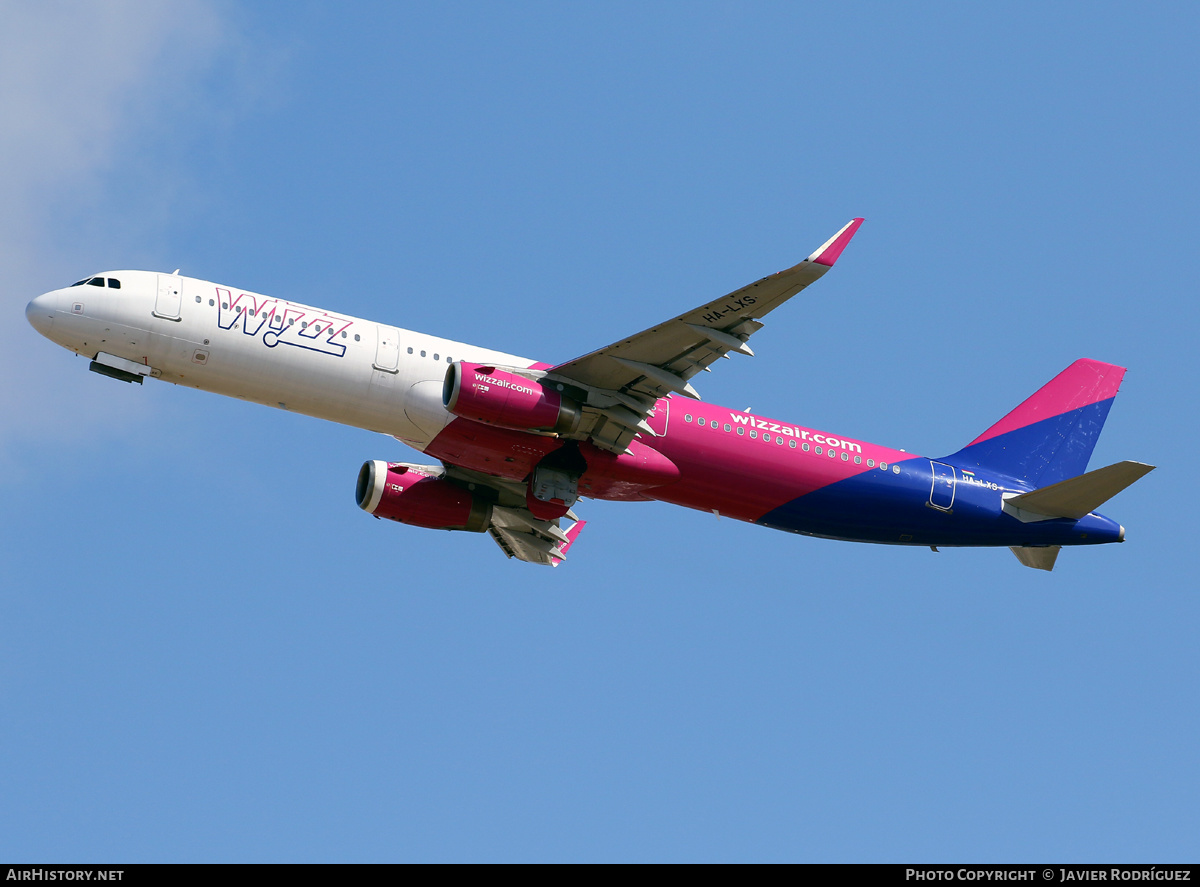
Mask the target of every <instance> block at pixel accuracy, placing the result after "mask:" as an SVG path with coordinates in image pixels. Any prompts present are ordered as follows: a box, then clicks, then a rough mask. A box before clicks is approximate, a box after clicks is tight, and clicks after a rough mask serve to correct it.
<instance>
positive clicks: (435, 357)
mask: <svg viewBox="0 0 1200 887" xmlns="http://www.w3.org/2000/svg"><path fill="white" fill-rule="evenodd" d="M433 359H434V360H441V358H440V357H438V356H437V355H436V354H434V355H433Z"/></svg>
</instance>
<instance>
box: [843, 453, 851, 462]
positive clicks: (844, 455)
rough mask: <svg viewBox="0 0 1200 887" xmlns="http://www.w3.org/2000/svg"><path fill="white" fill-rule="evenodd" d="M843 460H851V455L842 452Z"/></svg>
mask: <svg viewBox="0 0 1200 887" xmlns="http://www.w3.org/2000/svg"><path fill="white" fill-rule="evenodd" d="M842 461H843V462H849V461H850V457H849V456H847V455H846V454H845V453H842Z"/></svg>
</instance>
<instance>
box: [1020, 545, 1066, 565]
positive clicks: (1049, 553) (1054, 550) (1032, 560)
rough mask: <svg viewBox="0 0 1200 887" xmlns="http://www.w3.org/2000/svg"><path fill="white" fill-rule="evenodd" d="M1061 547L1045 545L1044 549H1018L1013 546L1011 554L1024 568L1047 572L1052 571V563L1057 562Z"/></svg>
mask: <svg viewBox="0 0 1200 887" xmlns="http://www.w3.org/2000/svg"><path fill="white" fill-rule="evenodd" d="M1061 547H1062V546H1060V545H1047V546H1045V547H1044V548H1020V547H1018V546H1016V545H1014V546H1012V553H1013V554H1015V555H1016V556H1017V560H1019V561H1020V562H1021V563H1023V564H1024V565H1025V566H1027V567H1033V568H1034V569H1035V570H1046V571H1047V572H1048V571H1050V570H1053V569H1054V562H1055V561H1056V560H1058V552H1059V549H1060V548H1061Z"/></svg>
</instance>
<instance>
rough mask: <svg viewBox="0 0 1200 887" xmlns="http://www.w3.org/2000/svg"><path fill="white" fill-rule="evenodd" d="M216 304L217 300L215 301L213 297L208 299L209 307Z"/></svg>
mask: <svg viewBox="0 0 1200 887" xmlns="http://www.w3.org/2000/svg"><path fill="white" fill-rule="evenodd" d="M215 304H217V303H216V302H214V301H213V300H212V299H209V300H208V307H209V308H211V307H212V306H213V305H215Z"/></svg>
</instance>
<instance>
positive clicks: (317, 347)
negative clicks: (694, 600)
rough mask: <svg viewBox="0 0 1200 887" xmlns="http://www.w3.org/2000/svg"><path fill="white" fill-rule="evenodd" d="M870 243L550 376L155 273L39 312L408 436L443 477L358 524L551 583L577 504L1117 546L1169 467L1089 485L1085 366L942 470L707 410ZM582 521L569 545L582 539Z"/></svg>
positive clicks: (1043, 562)
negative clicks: (773, 323) (1125, 501)
mask: <svg viewBox="0 0 1200 887" xmlns="http://www.w3.org/2000/svg"><path fill="white" fill-rule="evenodd" d="M860 224H862V219H854V220H853V221H851V222H850V223H848V224H847V225H846V226H845V227H844V228H842V229H841V230H840V231H838V232H837V234H835V235H834V236H833V237H831V238H830V239H829V240H828V241H826V243H825V244H824V245H822V246H821V247H820V248H819V249H817V251H816V252H814V253H813V254H812V255H810V256H809V257H808V258H806V259H805V260H804V261H802V262H800V263H799V264H798V265H795V266H793V267H791V268H788V269H787V270H785V271H780V272H779V273H778V274H774V275H772V276H770V277H764V278H763V279H762V280H759V281H757V282H755V283H751V284H750V285H749V286H746V287H743V288H742V289H740V290H737V291H736V292H733V293H730V294H729V295H727V296H725V297H723V298H720V299H716V300H715V301H712V302H708V303H706V304H704V305H701V306H700V307H699V308H696V309H694V310H692V311H688V312H686V313H684V314H681V315H679V316H678V317H674V318H672V319H670V320H667V321H665V322H663V323H660V324H658V325H657V326H653V327H651V328H650V329H648V330H645V331H643V332H640V333H637V334H635V335H632V336H630V337H628V338H626V339H622V340H620V341H619V342H614V343H613V344H611V345H609V346H607V347H605V348H601V349H600V350H598V351H593V352H592V353H590V354H585V355H583V356H582V357H577V358H575V359H574V360H568V361H566V362H565V363H559V364H547V363H538V362H536V361H532V360H528V359H526V358H522V357H517V356H515V355H512V354H505V353H503V352H500V351H492V350H490V349H487V348H478V347H475V346H473V345H466V344H463V343H462V342H453V341H450V340H448V339H439V338H437V337H435V336H429V335H425V334H423V333H417V332H412V331H409V330H404V329H399V328H397V327H393V326H388V325H387V324H385V323H375V322H373V321H368V320H360V319H359V318H356V317H349V316H347V315H344V314H339V313H337V312H334V311H330V310H325V309H322V308H313V307H310V306H308V305H301V304H298V303H296V302H290V301H288V300H286V299H280V298H274V297H270V296H262V295H258V294H256V293H248V292H243V291H241V290H239V289H237V288H236V287H230V286H222V285H220V284H215V283H209V282H207V281H204V280H195V279H192V278H190V277H181V276H179V274H178V272H176V273H175V274H160V273H156V272H152V271H106V272H104V273H103V274H97V275H95V276H93V277H87V278H85V279H83V280H80V281H78V282H77V283H74V284H72V285H71V286H68V287H64V288H62V289H58V290H54V291H52V292H48V293H45V294H44V295H41V296H38V297H37V298H35V299H34V300H33V301H32V302H30V303H29V306H28V307H27V308H26V310H25V316H26V317H27V318H28V319H29V322H30V323H31V324H32V325H33V327H34V328H35V329H36V330H37V331H38V332H40V333H41V334H42V335H44V336H45V337H46V338H48V339H50V340H51V341H53V342H56V343H58V344H59V345H62V346H63V347H64V348H67V349H68V350H70V351H74V352H76V353H77V354H81V355H84V356H86V357H88V358H90V359H91V365H90V368H91V369H92V370H94V371H95V372H98V373H102V374H104V375H106V376H110V377H112V378H114V379H120V380H123V381H125V382H136V383H139V384H140V383H141V382H142V381H143V379H145V378H146V377H147V376H149V377H151V378H154V379H160V380H162V381H164V382H172V383H174V384H176V385H189V386H191V387H193V388H200V389H203V390H205V391H215V392H217V393H219V394H226V395H230V396H233V397H240V398H243V399H245V400H251V401H255V402H257V403H261V404H266V405H268V406H273V407H279V408H281V409H286V410H290V411H293V412H297V413H304V414H307V415H309V416H316V417H318V418H321V419H329V420H331V421H334V422H341V423H344V424H346V425H353V426H357V427H359V428H366V429H370V430H372V431H378V432H381V433H383V434H387V435H391V436H393V437H395V438H396V439H397V440H400V441H402V442H404V443H406V444H408V445H409V446H411V447H414V448H415V449H417V450H419V451H421V452H422V453H424V454H425V455H426V456H428V457H430V458H432V459H435V460H437V462H438V463H439V464H436V465H418V464H412V463H407V462H390V461H371V462H367V463H366V464H364V465H363V466H362V469H361V470H360V471H359V473H358V483H357V487H356V497H357V501H358V504H359V506H360V507H361V508H362V509H363V510H365V511H366V512H368V513H369V514H372V515H374V516H375V517H377V518H387V519H389V520H394V521H399V522H400V523H404V524H412V525H414V526H418V527H429V528H433V529H443V530H466V531H468V532H476V533H488V534H489V535H490V536H491V537H492V538H493V539H494V540H495V541H496V543H497V544H498V545H499V546H500V548H501V550H502V551H503V552H504V553H505V554H506V555H507V556H509V557H515V558H518V559H519V560H523V561H528V562H530V563H535V564H546V565H551V566H557V565H558V564H559V563H560V562H561V561H562V560H563V559H564V558H565V557H566V555H567V551H568V549H569V548H570V547H571V546H572V544H573V543H574V542H575V540H576V538H577V537H578V536H579V532H580V531H581V530H582V529H583V526H584V521H582V520H580V519H579V518H578V517H576V515H575V512H574V511H573V509H574V508H575V507H576V503H577V501H578V500H579V499H581V498H593V499H615V500H622V501H626V500H628V501H640V500H647V499H655V500H659V501H662V502H670V503H673V504H675V505H683V506H685V507H687V508H694V509H697V510H699V511H707V512H713V513H715V514H717V515H718V516H719V517H731V518H735V519H737V520H743V521H751V522H753V523H757V524H762V525H763V526H767V527H773V528H775V529H779V530H788V531H791V532H794V533H802V534H804V535H808V536H821V537H826V538H831V539H846V540H852V541H858V542H879V543H887V544H893V545H922V546H930V547H933V548H935V549H936V548H937V547H938V546H951V545H955V546H965V545H970V546H1007V547H1010V548H1011V549H1012V550H1013V552H1014V553H1015V554H1016V556H1017V558H1018V559H1019V560H1020V561H1021V563H1022V564H1025V565H1026V566H1029V567H1034V568H1037V569H1041V570H1049V569H1052V568H1053V566H1054V562H1055V558H1056V557H1057V556H1058V552H1059V549H1060V548H1061V547H1062V546H1064V545H1097V544H1101V543H1105V542H1122V541H1124V538H1125V529H1124V527H1122V526H1120V525H1119V524H1118V523H1116V522H1115V521H1113V520H1110V519H1109V518H1107V517H1104V516H1103V515H1100V514H1097V513H1096V511H1095V510H1096V509H1097V508H1098V507H1099V506H1100V505H1102V504H1103V503H1104V502H1105V501H1107V500H1108V499H1109V498H1110V497H1112V496H1113V495H1115V494H1116V493H1118V492H1120V491H1121V490H1123V489H1124V488H1125V487H1127V486H1129V485H1130V484H1131V483H1133V482H1134V481H1136V480H1137V479H1138V478H1140V477H1142V476H1143V475H1144V474H1146V473H1147V472H1149V471H1151V470H1152V468H1153V466H1150V465H1144V464H1142V463H1138V462H1118V463H1116V464H1115V465H1109V466H1108V467H1106V468H1101V469H1098V470H1096V471H1091V472H1087V473H1086V474H1085V473H1084V472H1085V471H1086V469H1087V464H1088V460H1089V458H1090V457H1091V454H1092V449H1093V447H1094V446H1095V444H1096V439H1097V437H1098V436H1099V434H1100V430H1101V428H1102V427H1103V425H1104V420H1105V418H1106V417H1107V416H1108V411H1109V408H1110V407H1111V406H1112V402H1113V398H1114V397H1115V396H1116V393H1117V389H1118V388H1119V387H1120V385H1121V378H1122V376H1123V375H1124V373H1125V370H1124V369H1123V368H1121V367H1118V366H1113V365H1112V364H1107V363H1100V362H1099V361H1095V360H1077V361H1075V362H1074V363H1073V364H1071V365H1070V366H1069V367H1067V368H1066V369H1065V370H1063V371H1062V372H1061V373H1059V374H1058V375H1057V376H1055V377H1054V378H1053V379H1051V380H1050V381H1049V382H1048V383H1047V384H1046V385H1045V386H1043V387H1042V388H1041V389H1040V390H1038V391H1037V392H1036V393H1035V394H1033V395H1032V396H1031V397H1030V398H1029V399H1027V400H1026V401H1024V402H1023V403H1022V404H1021V405H1020V406H1018V407H1017V408H1016V409H1014V410H1013V411H1012V412H1010V413H1009V414H1008V415H1006V416H1005V417H1004V418H1003V419H1001V420H1000V421H999V422H997V423H996V424H995V425H993V426H992V427H991V428H988V429H987V430H986V431H984V432H983V434H981V435H979V437H977V438H975V440H973V441H971V442H970V443H969V444H967V446H965V447H964V448H963V449H961V450H959V451H958V452H956V453H954V454H952V455H949V456H943V457H940V458H935V459H929V458H924V457H920V456H914V455H912V454H909V453H906V452H904V451H903V450H895V449H891V448H889V447H884V446H878V445H876V444H871V443H867V442H865V441H860V440H855V439H853V438H850V437H846V436H844V435H841V434H830V433H828V432H824V431H817V430H815V429H812V428H807V427H805V426H803V425H798V424H795V423H793V422H784V421H781V420H776V419H768V418H766V417H763V416H756V415H752V414H750V413H749V412H746V411H738V410H731V409H728V408H725V407H719V406H716V405H715V404H707V403H703V402H701V400H700V395H699V394H698V393H697V391H696V389H695V388H694V387H693V386H692V380H693V377H695V376H696V375H697V374H698V373H700V372H701V371H702V370H708V369H710V368H711V367H712V365H713V364H715V363H716V362H717V361H718V360H720V359H721V358H723V357H729V356H730V355H731V354H744V355H752V354H753V352H752V351H751V350H750V345H749V340H750V338H751V337H752V336H753V335H754V333H755V332H757V331H758V330H759V329H761V328H762V327H763V321H764V319H765V318H766V316H767V315H768V314H770V313H771V312H772V311H774V310H775V309H776V308H779V307H780V306H782V305H783V304H784V303H785V302H787V301H788V299H790V298H792V297H793V296H795V295H796V294H797V293H799V292H800V291H801V290H803V289H804V288H805V287H807V286H808V285H809V284H811V283H813V282H815V281H816V280H817V279H818V278H820V277H821V276H822V275H824V274H825V272H826V271H828V270H829V269H830V268H832V267H833V265H834V263H835V262H836V261H837V259H838V257H839V256H840V255H841V254H842V251H843V250H844V249H845V248H846V244H847V243H849V242H850V239H851V238H852V237H853V236H854V233H855V232H856V231H857V230H858V227H859V225H860ZM567 521H569V523H565V522H567Z"/></svg>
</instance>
